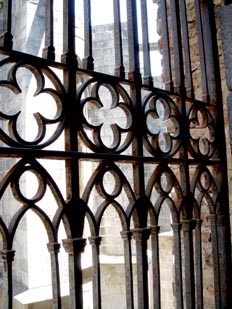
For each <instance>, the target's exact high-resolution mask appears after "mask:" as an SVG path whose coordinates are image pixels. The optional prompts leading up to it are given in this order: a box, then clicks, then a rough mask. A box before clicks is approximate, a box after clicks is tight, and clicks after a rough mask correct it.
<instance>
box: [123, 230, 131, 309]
mask: <svg viewBox="0 0 232 309" xmlns="http://www.w3.org/2000/svg"><path fill="white" fill-rule="evenodd" d="M131 236H132V232H131V231H122V232H121V237H122V239H123V245H124V258H125V282H126V308H127V309H133V308H134V291H133V268H132V250H131Z"/></svg>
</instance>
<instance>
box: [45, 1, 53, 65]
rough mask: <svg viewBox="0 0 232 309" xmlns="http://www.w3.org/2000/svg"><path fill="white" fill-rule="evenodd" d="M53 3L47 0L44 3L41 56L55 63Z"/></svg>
mask: <svg viewBox="0 0 232 309" xmlns="http://www.w3.org/2000/svg"><path fill="white" fill-rule="evenodd" d="M53 1H54V0H49V1H47V2H46V25H45V27H46V31H45V47H44V48H43V53H42V56H43V57H44V58H46V59H49V60H52V61H55V47H54V16H53V15H54V8H53Z"/></svg>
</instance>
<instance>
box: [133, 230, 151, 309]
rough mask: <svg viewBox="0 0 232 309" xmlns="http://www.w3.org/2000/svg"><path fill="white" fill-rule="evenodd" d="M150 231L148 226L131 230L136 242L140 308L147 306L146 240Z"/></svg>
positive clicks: (143, 308)
mask: <svg viewBox="0 0 232 309" xmlns="http://www.w3.org/2000/svg"><path fill="white" fill-rule="evenodd" d="M150 233H151V230H150V229H148V228H144V229H134V230H133V238H134V239H135V243H136V264H137V289H138V308H140V309H146V308H149V296H148V277H147V274H148V261H147V240H148V238H149V235H150Z"/></svg>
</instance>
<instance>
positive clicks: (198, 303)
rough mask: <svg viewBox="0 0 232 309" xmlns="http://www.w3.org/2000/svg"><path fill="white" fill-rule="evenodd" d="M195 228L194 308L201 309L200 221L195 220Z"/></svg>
mask: <svg viewBox="0 0 232 309" xmlns="http://www.w3.org/2000/svg"><path fill="white" fill-rule="evenodd" d="M195 221H196V226H195V230H194V232H195V233H194V234H195V269H196V280H195V285H196V308H198V309H202V308H203V277H202V245H201V244H202V239H201V225H202V220H200V219H195Z"/></svg>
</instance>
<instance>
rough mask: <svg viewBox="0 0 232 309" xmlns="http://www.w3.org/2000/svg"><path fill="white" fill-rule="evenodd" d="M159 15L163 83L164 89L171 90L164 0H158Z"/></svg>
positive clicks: (169, 54) (170, 67) (171, 82)
mask: <svg viewBox="0 0 232 309" xmlns="http://www.w3.org/2000/svg"><path fill="white" fill-rule="evenodd" d="M160 16H161V25H162V33H161V39H162V47H163V57H164V61H163V72H164V83H165V90H168V91H173V90H174V86H173V80H172V66H171V53H170V50H171V48H170V39H169V27H168V16H167V4H166V0H164V1H160Z"/></svg>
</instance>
